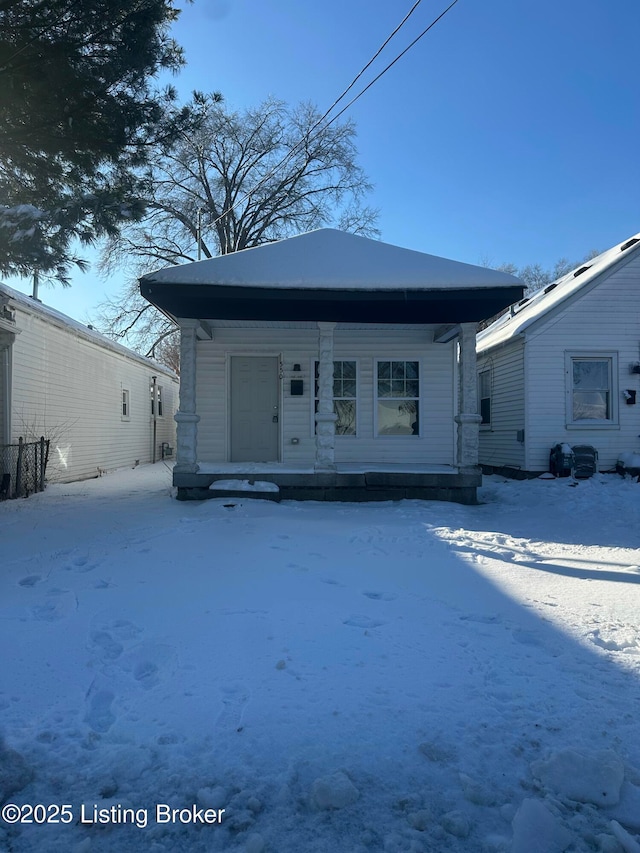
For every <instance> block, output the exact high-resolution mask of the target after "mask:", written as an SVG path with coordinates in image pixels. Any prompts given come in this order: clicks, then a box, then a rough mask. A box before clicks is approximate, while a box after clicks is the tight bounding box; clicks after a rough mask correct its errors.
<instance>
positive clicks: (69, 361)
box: [10, 304, 178, 482]
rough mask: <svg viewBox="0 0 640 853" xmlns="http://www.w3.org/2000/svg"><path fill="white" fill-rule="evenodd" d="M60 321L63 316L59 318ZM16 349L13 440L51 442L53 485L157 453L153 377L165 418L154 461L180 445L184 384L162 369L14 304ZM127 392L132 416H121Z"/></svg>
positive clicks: (72, 326)
mask: <svg viewBox="0 0 640 853" xmlns="http://www.w3.org/2000/svg"><path fill="white" fill-rule="evenodd" d="M56 316H57V317H60V316H61V315H56ZM15 319H16V328H17V329H20V330H21V332H20V334H17V335H16V337H15V341H14V343H13V346H12V358H11V361H12V375H11V392H12V394H11V396H12V404H11V435H10V441H11V442H12V443H13V442H17V440H18V438H19V437H20V436H23V437H24V438H25V440H27V441H29V440H34V439H35V438H38V437H39V436H40V435H44V436H45V438H49V439H50V440H51V445H50V453H49V466H48V468H47V479H48V480H49V481H59V482H69V481H72V480H79V479H84V478H88V477H95V476H97V475H98V473H99V472H98V469H103V470H110V469H114V468H118V467H122V466H125V465H133V464H135V462H136V460H138V461H139V462H140V463H144V462H150V461H151V460H152V455H153V419H152V417H151V399H150V385H151V377H152V376H153V375H156V376H157V377H158V379H157V382H158V385H161V386H162V388H163V411H164V416H163V417H162V418H158V419H157V422H156V458H157V459H159V458H160V457H161V452H160V448H161V444H162V442H163V441H167V442H169V443H170V444H171V446H175V423H174V421H173V415H174V412H175V410H176V409H177V405H178V382H177V378H176V377H175V376H173V375H172V374H167V373H165V372H164V369H163V368H161V367H160V366H159V365H157V364H155V363H153V362H151V361H149V360H146V359H142V358H139V357H137V356H135V355H134V354H133V353H132V354H131V355H130V356H129V355H128V354H127V352H126V351H125V350H124V348H119V347H116V346H114V347H113V348H111V347H110V346H109V345H108V344H107V345H105V344H103V343H102V342H101V338H100V337H99V336H98V335H97V334H96V336H95V337H96V339H95V340H93V339H92V337H93V336H92V335H91V334H90V333H89V332H87V334H86V336H85V335H84V334H83V333H81V332H80V331H78V329H77V326H78V325H79V324H75V323H74V322H73V321H72V322H71V324H70V325H69V326H65V325H64V323H60V321H59V319H57V320H52V319H51V318H50V317H49V316H48V315H47V314H46V309H45V312H44V313H43V314H42V315H41V314H40V313H36V312H35V311H34V312H33V313H32V312H29V311H26V310H24V308H22V307H21V306H20V305H19V304H18V305H16V316H15ZM123 389H126V390H128V391H129V403H130V416H129V417H128V418H123V416H122V390H123Z"/></svg>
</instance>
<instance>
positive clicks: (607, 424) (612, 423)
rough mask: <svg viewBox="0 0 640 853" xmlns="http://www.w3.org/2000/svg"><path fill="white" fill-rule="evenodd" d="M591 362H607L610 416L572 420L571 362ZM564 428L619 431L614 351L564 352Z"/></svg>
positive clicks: (616, 373) (617, 383)
mask: <svg viewBox="0 0 640 853" xmlns="http://www.w3.org/2000/svg"><path fill="white" fill-rule="evenodd" d="M574 359H579V360H592V361H608V362H609V397H610V399H609V405H610V409H611V412H610V414H611V416H610V417H609V418H607V419H604V418H602V419H601V418H593V419H589V420H587V419H582V420H580V421H574V420H573V369H572V368H573V361H574ZM564 366H565V400H566V406H565V427H566V428H567V429H568V430H581V429H619V428H620V404H619V400H618V397H619V393H620V392H619V390H618V386H619V375H618V353H617V352H616V351H615V350H565V353H564Z"/></svg>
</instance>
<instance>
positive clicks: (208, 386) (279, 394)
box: [140, 229, 522, 501]
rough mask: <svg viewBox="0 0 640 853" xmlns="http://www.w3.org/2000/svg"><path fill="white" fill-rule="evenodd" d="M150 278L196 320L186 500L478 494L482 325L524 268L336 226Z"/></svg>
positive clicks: (181, 489)
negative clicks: (448, 255)
mask: <svg viewBox="0 0 640 853" xmlns="http://www.w3.org/2000/svg"><path fill="white" fill-rule="evenodd" d="M140 287H141V292H142V294H143V295H144V296H145V297H146V298H147V299H149V300H150V301H151V302H152V303H153V304H154V305H156V306H157V307H158V308H160V309H161V310H162V311H164V312H165V314H167V315H168V316H169V317H171V318H172V319H175V321H176V322H177V323H178V324H179V325H180V328H181V330H182V335H181V386H180V410H179V412H178V413H177V415H176V420H177V422H178V436H177V449H178V455H177V462H176V466H175V469H174V484H175V485H176V486H177V487H178V496H179V497H181V498H186V497H206V496H207V493H208V490H209V486H210V485H211V484H212V483H213V482H214V481H216V480H220V479H221V478H228V477H232V478H236V479H242V478H247V477H250V478H254V479H259V480H260V481H261V482H264V481H267V482H271V483H275V484H276V485H278V486H279V487H280V490H281V493H282V494H283V496H287V497H292V498H304V497H314V498H325V499H345V500H350V499H370V498H388V497H403V496H412V497H437V498H441V499H455V500H461V501H473V500H475V493H476V487H477V485H478V483H479V482H480V475H479V469H478V467H477V465H478V458H477V435H478V420H479V418H478V415H477V401H476V373H475V331H476V324H477V321H478V320H480V319H482V318H483V317H488V316H491V314H492V313H495V312H496V311H498V310H500V309H501V308H504V307H506V306H507V305H509V304H510V303H511V302H512V301H513V300H514V298H519V297H520V296H521V295H522V284H521V282H520V281H519V280H518V279H516V278H514V277H512V276H509V275H506V274H504V273H500V272H495V271H492V270H488V269H484V268H480V267H475V266H470V265H468V264H462V263H457V262H455V261H450V260H446V259H444V258H437V257H434V256H432V255H426V254H422V253H419V252H415V251H410V250H408V249H401V248H398V247H396V246H390V245H388V244H385V243H382V242H379V241H377V240H370V239H367V238H364V237H359V236H355V235H353V234H347V233H344V232H340V231H336V230H333V229H320V230H317V231H312V232H310V233H307V234H302V235H299V236H296V237H292V238H289V239H286V240H281V241H277V242H274V243H269V244H266V245H263V246H260V247H257V248H252V249H246V250H244V251H241V252H236V253H234V254H229V255H223V256H221V257H217V258H213V259H210V260H205V261H199V262H196V263H190V264H185V265H183V266H177V267H171V268H169V269H164V270H160V271H159V272H156V273H152V274H149V275H146V276H144V277H143V278H142V279H141V280H140ZM458 341H460V351H461V359H458V358H457V353H458V347H457V342H458Z"/></svg>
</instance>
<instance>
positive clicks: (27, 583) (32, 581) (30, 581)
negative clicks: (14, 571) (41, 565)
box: [18, 575, 42, 588]
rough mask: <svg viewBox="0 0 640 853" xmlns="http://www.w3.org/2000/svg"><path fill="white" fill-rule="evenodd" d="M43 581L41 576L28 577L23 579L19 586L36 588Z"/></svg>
mask: <svg viewBox="0 0 640 853" xmlns="http://www.w3.org/2000/svg"><path fill="white" fill-rule="evenodd" d="M41 580H42V578H41V576H40V575H27V577H26V578H22V580H19V581H18V586H24V587H27V588H28V587H34V586H35V585H36V584H37V583H39V582H40V581H41Z"/></svg>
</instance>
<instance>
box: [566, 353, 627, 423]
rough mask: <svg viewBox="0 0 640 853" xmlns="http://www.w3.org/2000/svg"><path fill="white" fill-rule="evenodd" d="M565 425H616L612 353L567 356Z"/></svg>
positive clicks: (615, 371) (615, 366) (615, 362)
mask: <svg viewBox="0 0 640 853" xmlns="http://www.w3.org/2000/svg"><path fill="white" fill-rule="evenodd" d="M566 374H567V426H569V427H581V426H582V427H606V426H616V425H617V422H618V406H617V393H616V391H615V387H616V377H617V375H618V359H617V354H616V353H599V354H596V353H593V354H581V353H567V355H566Z"/></svg>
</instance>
